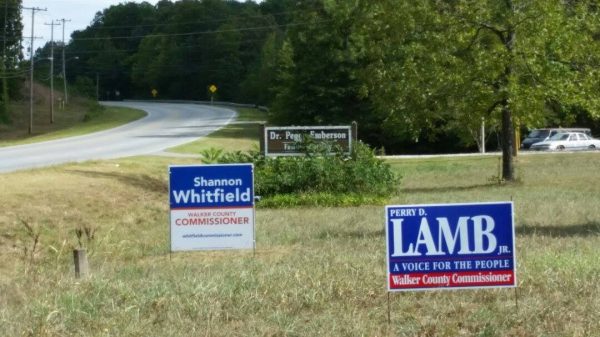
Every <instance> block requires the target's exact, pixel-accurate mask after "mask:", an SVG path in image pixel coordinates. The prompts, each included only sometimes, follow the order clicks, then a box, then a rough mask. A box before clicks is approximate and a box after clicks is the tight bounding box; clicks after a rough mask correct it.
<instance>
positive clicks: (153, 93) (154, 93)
mask: <svg viewBox="0 0 600 337" xmlns="http://www.w3.org/2000/svg"><path fill="white" fill-rule="evenodd" d="M156 95H158V90H156V89H152V97H154V98H156Z"/></svg>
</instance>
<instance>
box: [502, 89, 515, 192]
mask: <svg viewBox="0 0 600 337" xmlns="http://www.w3.org/2000/svg"><path fill="white" fill-rule="evenodd" d="M513 142H514V127H513V121H512V111H510V106H509V103H508V100H505V101H504V102H503V103H502V179H504V180H505V181H513V180H515V169H514V165H513V148H514V146H513Z"/></svg>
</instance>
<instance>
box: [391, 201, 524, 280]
mask: <svg viewBox="0 0 600 337" xmlns="http://www.w3.org/2000/svg"><path fill="white" fill-rule="evenodd" d="M385 213H386V242H387V268H388V270H387V275H388V290H389V291H410V290H426V289H455V288H489V287H515V286H516V284H517V283H516V261H515V232H514V221H513V219H514V216H513V204H512V202H498V203H474V204H441V205H401V206H386V208H385Z"/></svg>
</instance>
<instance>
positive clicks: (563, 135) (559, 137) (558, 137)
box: [549, 133, 569, 140]
mask: <svg viewBox="0 0 600 337" xmlns="http://www.w3.org/2000/svg"><path fill="white" fill-rule="evenodd" d="M567 139H569V134H568V133H557V134H555V135H554V136H552V137H550V139H549V140H567Z"/></svg>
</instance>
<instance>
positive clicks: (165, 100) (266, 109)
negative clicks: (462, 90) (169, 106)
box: [123, 99, 269, 112]
mask: <svg viewBox="0 0 600 337" xmlns="http://www.w3.org/2000/svg"><path fill="white" fill-rule="evenodd" d="M123 101H124V102H156V103H185V104H202V105H218V106H229V107H234V108H251V109H258V110H260V111H265V112H268V111H269V108H268V107H266V106H262V105H258V104H244V103H233V102H223V101H213V102H211V101H193V100H185V99H124V100H123Z"/></svg>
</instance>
